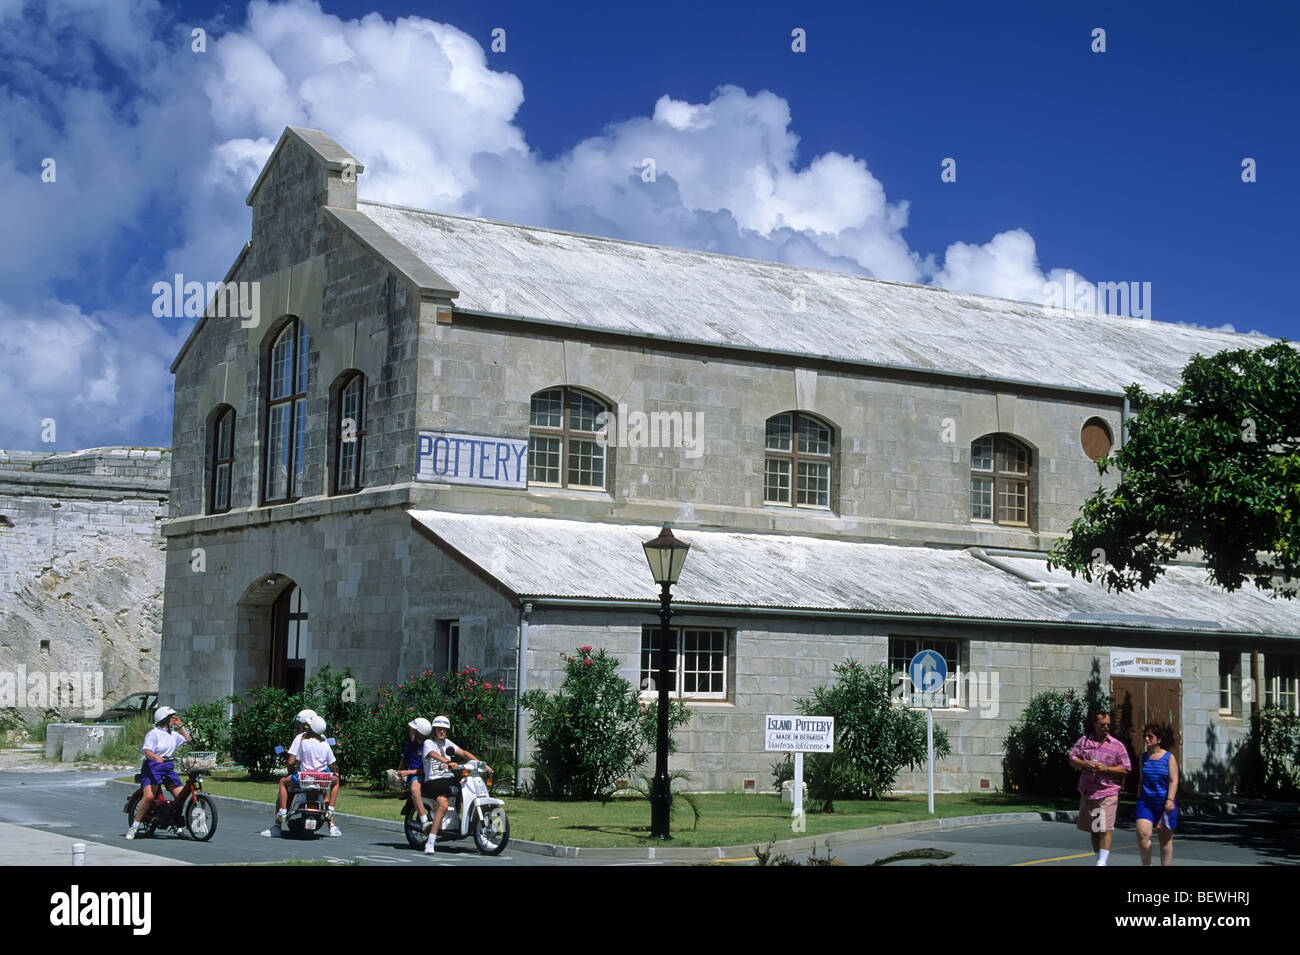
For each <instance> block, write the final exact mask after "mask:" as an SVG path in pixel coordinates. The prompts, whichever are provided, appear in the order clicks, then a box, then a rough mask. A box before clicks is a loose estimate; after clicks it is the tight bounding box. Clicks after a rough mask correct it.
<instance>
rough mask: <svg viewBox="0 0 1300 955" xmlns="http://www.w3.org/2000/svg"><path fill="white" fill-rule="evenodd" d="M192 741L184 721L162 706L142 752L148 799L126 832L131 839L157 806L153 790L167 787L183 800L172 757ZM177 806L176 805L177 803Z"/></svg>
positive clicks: (176, 797) (173, 711) (177, 797)
mask: <svg viewBox="0 0 1300 955" xmlns="http://www.w3.org/2000/svg"><path fill="white" fill-rule="evenodd" d="M189 741H190V731H189V730H187V729H186V728H185V727H184V726H183V725H182V724H181V718H180V716H178V715H177V713H176V711H175V710H173V709H172V708H171V707H170V706H160V707H158V709H156V710H154V712H153V729H151V730H150V731H149V732H148V734H147V735H146V736H145V738H144V745H143V746H141V747H140V752H141V753H143V754H144V757H145V759H144V762H143V763H142V764H141V766H140V785H141V787H142V788H143V789H144V796H143V798H142V799H141V800H140V808H139V809H138V810H136V814H135V818H134V819H133V820H131V828H130V829H128V830H127V831H126V837H127V838H128V839H134V838H135V833H136V830H137V829H139V828H140V822H141V820H142V819H144V816H145V813H146V812H148V811H149V807H150V806H152V805H153V798H154V797H153V787H154V786H166V787H167V788H168V789H170V790H171V793H172V798H173V799H180V797H181V788H182V787H181V778H180V777H179V776H177V775H176V766H175V764H174V763H173V762H172V755H173V754H174V753H175V752H176V748H177V747H178V746H180V745H181V744H182V743H188V742H189ZM173 805H175V804H174V803H173Z"/></svg>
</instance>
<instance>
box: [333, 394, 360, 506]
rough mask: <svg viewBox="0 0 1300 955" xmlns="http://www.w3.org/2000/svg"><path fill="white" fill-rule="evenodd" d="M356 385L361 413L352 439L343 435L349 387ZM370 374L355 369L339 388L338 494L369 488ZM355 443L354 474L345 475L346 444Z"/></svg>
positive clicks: (336, 421) (336, 420)
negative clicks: (367, 385)
mask: <svg viewBox="0 0 1300 955" xmlns="http://www.w3.org/2000/svg"><path fill="white" fill-rule="evenodd" d="M353 386H356V389H357V392H356V393H357V412H356V418H355V419H354V420H355V424H356V429H355V431H354V432H353V435H352V440H351V441H348V440H345V439H344V437H343V422H344V421H345V420H347V418H348V417H349V415H348V414H347V392H348V389H349V388H351V387H353ZM365 439H366V376H365V375H363V374H362V373H361V372H359V371H358V372H354V373H352V374H351V375H348V376H347V378H345V379H344V380H343V383H342V385H341V386H340V387H339V390H338V409H337V413H336V414H335V417H334V493H335V494H355V493H357V492H358V491H360V490H361V489H362V488H363V487H365V478H366V459H365V453H366V441H365ZM347 444H352V445H355V447H354V449H353V450H354V452H355V453H354V454H353V456H352V465H351V467H350V468H348V469H347V470H348V471H350V472H351V473H350V474H344V467H343V448H344V445H347Z"/></svg>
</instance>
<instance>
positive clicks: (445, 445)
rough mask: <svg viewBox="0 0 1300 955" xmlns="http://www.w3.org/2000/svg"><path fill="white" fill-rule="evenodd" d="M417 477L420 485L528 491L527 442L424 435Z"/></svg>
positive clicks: (417, 456)
mask: <svg viewBox="0 0 1300 955" xmlns="http://www.w3.org/2000/svg"><path fill="white" fill-rule="evenodd" d="M415 477H416V479H417V480H420V481H446V482H448V483H451V484H479V485H482V486H484V487H514V488H525V487H527V486H528V440H527V439H526V438H497V437H492V436H491V435H483V434H450V433H447V432H442V431H437V432H435V431H421V432H420V443H419V445H418V446H417V447H416V452H415Z"/></svg>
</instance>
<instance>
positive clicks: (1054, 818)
mask: <svg viewBox="0 0 1300 955" xmlns="http://www.w3.org/2000/svg"><path fill="white" fill-rule="evenodd" d="M108 783H109V785H112V786H121V787H123V788H125V789H127V790H128V791H129V790H132V789H135V788H136V784H135V783H128V782H123V781H121V780H117V779H110V780H108ZM206 795H207V796H208V798H209V799H213V800H217V801H219V802H224V803H228V804H230V805H232V806H243V807H245V808H249V809H261V810H269V809H270V808H271V807H270V804H268V803H265V802H262V801H260V800H256V799H243V798H241V797H238V796H214V795H213V794H212V793H206ZM507 811H508V807H507ZM1077 816H1078V813H1077V812H1057V813H1046V812H1000V813H990V814H985V815H975V816H951V817H949V818H946V819H922V820H918V821H915V822H901V823H894V824H892V825H887V826H875V827H873V828H870V829H844V830H840V831H838V832H828V833H823V834H822V835H818V836H808V835H803V836H799V837H798V838H795V839H782V840H780V841H777V842H774V843H772V850H773V851H774V852H780V853H785V854H787V855H790V854H795V853H810V852H812V851H813V850H814V849H817V850H822V849H824V848H825V845H826V840H827V839H829V840H831V845H832V846H834V845H837V844H841V843H846V842H865V841H868V840H870V839H883V838H888V837H890V836H899V835H906V834H908V833H913V832H938V831H940V830H942V829H957V828H960V827H963V826H976V825H993V824H996V823H1016V822H1021V823H1023V822H1073V821H1074V819H1075V818H1076V817H1077ZM334 818H335V821H336V822H338V823H339V824H340V827H342V826H343V825H349V826H353V825H359V826H365V827H368V828H371V829H380V830H382V831H385V832H404V831H405V826H404V824H403V823H402V822H401V821H400V820H392V819H378V818H375V817H374V816H358V815H354V814H352V813H344V812H339V813H335V814H334ZM757 845H758V846H760V847H761V846H763V845H764V844H763V843H758V844H757ZM755 847H756V846H755V844H754V843H745V844H743V845H734V846H690V847H686V846H683V847H680V848H679V847H675V846H650V847H646V848H634V847H628V846H624V847H608V848H597V847H583V846H565V845H555V844H552V843H549V842H532V841H530V840H528V839H511V840H510V848H511V849H513V850H515V851H516V852H527V853H530V854H532V855H541V856H550V857H552V858H556V859H589V860H591V861H593V862H596V861H602V862H609V861H620V860H624V861H629V862H637V861H643V860H644V861H656V860H658V861H671V862H716V861H721V860H728V859H730V860H737V859H752V858H754V849H755Z"/></svg>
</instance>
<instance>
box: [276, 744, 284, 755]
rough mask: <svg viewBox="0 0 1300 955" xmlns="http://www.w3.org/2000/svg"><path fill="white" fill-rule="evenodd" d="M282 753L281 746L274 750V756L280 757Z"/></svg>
mask: <svg viewBox="0 0 1300 955" xmlns="http://www.w3.org/2000/svg"><path fill="white" fill-rule="evenodd" d="M283 752H284V747H283V746H277V747H276V748H275V755H276V756H279V755H280V754H281V753H283Z"/></svg>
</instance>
